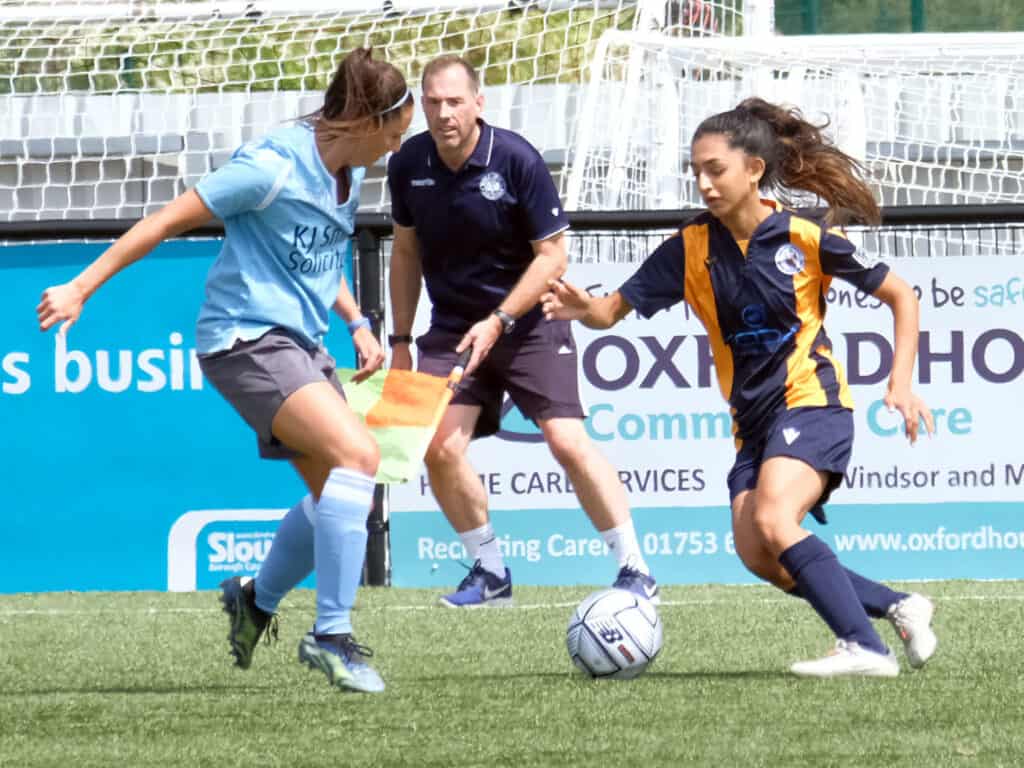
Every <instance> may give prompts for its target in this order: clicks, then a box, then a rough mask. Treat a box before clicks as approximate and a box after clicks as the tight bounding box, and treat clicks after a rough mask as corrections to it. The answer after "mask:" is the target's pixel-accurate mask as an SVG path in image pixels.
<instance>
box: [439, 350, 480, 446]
mask: <svg viewBox="0 0 1024 768" xmlns="http://www.w3.org/2000/svg"><path fill="white" fill-rule="evenodd" d="M472 355H473V348H472V347H466V348H465V349H464V350H462V352H461V354H459V359H458V360H456V361H455V366H454V367H453V368H452V370H451V373H449V374H448V384H447V385H446V386H445V388H444V393H443V394H442V395H441V402H440V403H438V405H437V408H436V410H435V411H434V418H433V419H432V420H431V422H430V434H431V435H433V434H434V433H435V432H437V428H438V426H440V424H441V419H442V418H444V412H445V411H446V410H447V409H448V403H450V402H451V401H452V398H453V397H455V393H456V392H457V391H458V390H459V383H460V382H461V381H462V376H463V374H465V372H466V366H467V365H468V364H469V358H470V357H472Z"/></svg>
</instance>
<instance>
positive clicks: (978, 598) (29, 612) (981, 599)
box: [0, 595, 1024, 618]
mask: <svg viewBox="0 0 1024 768" xmlns="http://www.w3.org/2000/svg"><path fill="white" fill-rule="evenodd" d="M581 599H582V598H581ZM934 600H935V602H936V603H938V604H939V605H942V604H943V603H951V602H977V603H985V602H997V601H1008V602H1022V601H1024V595H950V596H947V597H938V598H934ZM743 603H754V604H756V605H777V604H790V605H797V601H796V600H794V599H793V598H791V597H782V598H779V597H763V598H758V599H756V600H744V601H742V603H737V602H736V601H735V600H662V601H661V605H660V606H659V607H660V608H689V607H708V606H716V605H729V606H735V605H740V604H743ZM577 605H579V601H578V600H577V601H575V602H566V603H525V604H521V605H516V606H514V607H513V608H512V610H515V609H519V610H522V611H538V610H539V611H546V610H555V609H564V608H574V607H576V606H577ZM456 610H457V609H453V608H444V607H443V606H440V605H437V604H435V603H428V604H423V605H387V606H383V607H380V608H358V607H357V608H356V612H357V613H389V612H396V613H406V612H415V611H439V612H452V613H453V614H454V612H455V611H456ZM222 611H223V609H221V608H215V607H210V608H141V609H140V608H133V609H127V610H121V609H117V608H96V609H91V610H80V609H71V608H25V609H20V610H19V609H16V608H12V609H0V618H4V617H8V616H10V617H17V616H92V615H103V614H119V615H129V614H137V613H143V614H148V615H150V616H158V615H175V614H204V613H221V612H222Z"/></svg>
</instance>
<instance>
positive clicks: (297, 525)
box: [256, 495, 314, 613]
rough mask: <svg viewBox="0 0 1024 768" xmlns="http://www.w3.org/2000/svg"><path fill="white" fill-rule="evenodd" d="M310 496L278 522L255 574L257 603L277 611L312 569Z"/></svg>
mask: <svg viewBox="0 0 1024 768" xmlns="http://www.w3.org/2000/svg"><path fill="white" fill-rule="evenodd" d="M313 513H314V510H313V497H312V496H309V495H306V496H304V497H303V499H302V501H300V502H299V503H298V504H296V505H295V506H294V507H292V508H291V509H289V510H288V513H287V514H286V515H285V516H284V517H283V518H282V519H281V523H280V525H278V526H277V533H275V534H274V540H273V541H272V542H271V544H270V552H268V553H267V559H266V560H264V561H263V565H261V566H260V570H259V573H257V574H256V607H257V608H259V609H260V610H261V611H265V612H267V613H276V612H277V605H278V603H280V602H281V598H283V597H284V596H285V595H286V594H288V593H289V592H290V591H291V590H293V589H295V587H296V586H297V585H298V584H299V582H301V581H302V580H303V579H304V578H306V577H307V576H309V574H310V573H312V571H313V523H312V521H311V520H310V516H311V515H312V514H313Z"/></svg>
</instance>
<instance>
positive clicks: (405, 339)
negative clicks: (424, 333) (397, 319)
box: [388, 333, 412, 347]
mask: <svg viewBox="0 0 1024 768" xmlns="http://www.w3.org/2000/svg"><path fill="white" fill-rule="evenodd" d="M396 344H412V334H411V333H389V334H388V346H391V347H393V346H395V345H396Z"/></svg>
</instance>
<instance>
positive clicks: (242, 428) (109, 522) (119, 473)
mask: <svg viewBox="0 0 1024 768" xmlns="http://www.w3.org/2000/svg"><path fill="white" fill-rule="evenodd" d="M219 245H220V241H218V240H192V241H174V242H169V243H165V244H163V245H161V246H160V247H159V248H157V249H156V250H155V251H154V252H153V253H152V254H150V255H149V256H147V257H146V258H145V259H143V260H142V261H140V262H139V263H137V264H134V265H132V266H131V267H129V268H128V269H126V270H125V271H124V272H122V273H121V274H119V275H117V276H116V277H114V278H113V279H112V280H111V281H110V282H108V283H107V285H105V286H104V287H103V288H102V289H101V290H100V291H99V292H98V293H97V294H96V295H95V296H93V298H92V299H91V300H90V301H89V302H88V304H87V305H86V307H85V310H84V312H83V313H82V317H81V319H80V320H79V322H78V323H77V324H76V325H75V326H73V327H72V328H71V330H70V332H69V334H68V348H69V350H80V351H82V352H85V353H86V354H87V355H88V357H89V359H90V361H91V365H92V367H93V377H92V381H91V383H90V385H89V386H88V387H87V388H86V389H84V390H83V391H81V392H79V393H72V392H61V393H58V392H56V391H55V389H56V388H55V362H54V361H55V341H54V336H55V334H54V332H52V331H51V332H50V333H47V334H42V333H40V332H39V330H38V326H37V325H36V322H35V307H36V304H37V303H38V301H39V297H40V295H41V293H42V291H43V289H45V288H46V287H48V286H51V285H55V284H58V283H62V282H66V281H67V280H69V279H71V278H72V277H74V276H75V275H76V274H77V273H78V272H79V271H80V270H81V269H82V268H83V267H84V266H85V265H86V264H87V263H89V262H90V261H91V260H92V259H94V258H95V257H96V256H98V255H99V254H100V253H102V251H103V249H104V248H105V247H106V244H104V243H71V244H42V245H18V246H7V247H3V248H0V280H2V283H3V286H4V298H5V301H3V302H0V327H2V328H3V329H4V333H3V337H2V342H0V424H2V425H3V436H4V447H3V452H2V459H3V461H2V466H3V486H4V488H3V500H4V511H3V520H4V535H3V537H0V563H3V566H4V567H3V568H0V592H31V591H46V590H99V589H103V590H106V589H133V590H134V589H160V590H162V589H166V588H167V567H168V562H167V561H168V532H169V530H170V528H171V526H172V525H173V523H174V521H175V520H176V519H177V518H178V517H180V516H181V515H183V514H185V513H186V512H187V511H189V510H197V509H198V510H203V509H217V510H231V509H241V508H254V507H255V508H268V507H281V508H287V507H290V506H291V505H292V504H294V503H295V502H296V501H297V500H298V499H299V498H300V497H301V496H302V495H303V494H304V493H305V491H304V489H303V486H302V483H301V481H300V480H299V479H298V477H297V475H296V474H295V472H294V471H293V470H292V469H291V467H290V465H289V464H288V463H287V462H270V461H261V460H260V459H259V458H258V456H257V453H256V439H255V436H254V435H253V433H252V432H251V431H250V430H249V428H248V427H247V426H246V425H245V423H244V422H243V421H242V419H241V418H240V417H239V416H238V415H237V414H236V413H235V412H234V410H233V409H232V408H231V407H230V406H229V405H228V404H227V403H226V402H224V400H223V399H222V398H221V397H220V395H219V394H217V392H216V391H215V390H213V388H212V387H210V386H209V385H208V384H207V385H206V386H205V387H204V388H203V389H202V390H201V391H194V390H192V389H190V388H189V383H190V376H189V373H188V364H187V362H186V366H185V370H186V374H185V389H182V390H177V391H176V390H172V389H171V388H170V383H169V382H168V383H167V386H165V387H164V388H163V389H160V390H159V391H155V392H140V391H139V390H138V389H136V383H137V380H136V379H135V375H136V374H138V373H139V370H138V366H137V364H136V358H137V356H138V353H139V352H140V351H141V350H143V349H157V350H164V352H165V354H164V355H163V358H164V359H163V361H162V362H161V361H159V360H157V361H156V365H157V366H158V367H160V368H162V369H163V370H164V371H165V372H166V371H167V370H168V363H167V358H168V352H169V350H171V349H184V350H188V349H191V348H192V347H193V346H194V335H195V320H196V317H197V315H198V312H199V307H200V304H201V303H202V300H203V285H204V281H205V276H206V272H207V270H208V269H209V267H210V264H211V263H212V259H213V257H214V256H215V255H216V253H217V250H218V248H219ZM175 332H177V333H180V334H181V335H182V336H183V340H182V342H181V343H180V344H178V345H175V344H173V343H172V342H171V341H170V337H171V334H172V333H175ZM327 346H328V348H329V349H330V351H331V352H332V354H333V355H334V356H335V357H336V358H337V360H338V364H339V365H342V366H346V365H351V364H352V363H353V361H354V354H353V351H352V345H351V339H350V338H349V335H348V332H347V330H346V329H345V328H344V324H343V323H341V322H340V320H339V321H338V322H335V323H334V330H332V332H331V334H330V335H329V336H328V339H327ZM96 350H108V351H109V352H110V355H111V358H112V362H111V366H110V367H111V369H112V373H113V375H114V377H115V378H116V376H117V374H118V370H119V364H118V362H117V360H118V357H117V352H118V351H119V350H130V351H131V354H132V359H133V366H134V371H133V381H132V386H131V387H130V388H129V389H127V390H126V391H124V392H120V393H112V392H107V391H104V390H102V389H100V388H99V386H98V385H97V382H96V371H95V366H96ZM12 353H25V354H27V355H28V356H29V360H28V362H21V361H20V359H17V358H13V357H11V355H12ZM185 354H186V356H187V352H186V353H185ZM186 359H187V357H186ZM13 370H16V371H18V372H20V373H12V371H13ZM26 373H27V374H28V376H30V378H31V382H30V386H29V388H28V389H27V391H25V392H24V393H22V394H13V393H12V392H11V390H16V389H19V388H22V386H23V381H24V375H25V374H26ZM68 373H69V377H70V378H74V377H75V376H76V375H77V374H78V371H77V367H76V366H75V365H73V364H72V365H70V366H69V367H68ZM145 378H146V379H147V380H148V378H149V377H145ZM19 382H21V383H20V384H19ZM275 528H276V524H275V523H266V524H265V525H264V529H266V530H269V531H273V530H274V529H275ZM199 546H200V554H201V556H200V563H201V564H202V563H204V562H205V555H204V554H203V553H204V552H205V551H206V550H207V549H208V545H207V544H206V543H205V540H204V541H200V542H199ZM199 583H200V584H201V585H203V586H211V584H210V578H208V577H205V576H202V575H200V578H199Z"/></svg>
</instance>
